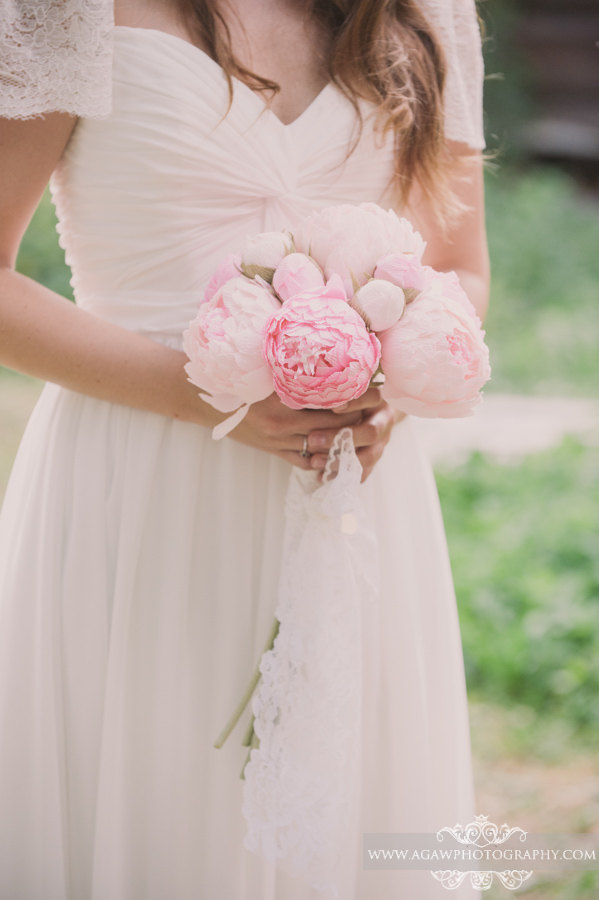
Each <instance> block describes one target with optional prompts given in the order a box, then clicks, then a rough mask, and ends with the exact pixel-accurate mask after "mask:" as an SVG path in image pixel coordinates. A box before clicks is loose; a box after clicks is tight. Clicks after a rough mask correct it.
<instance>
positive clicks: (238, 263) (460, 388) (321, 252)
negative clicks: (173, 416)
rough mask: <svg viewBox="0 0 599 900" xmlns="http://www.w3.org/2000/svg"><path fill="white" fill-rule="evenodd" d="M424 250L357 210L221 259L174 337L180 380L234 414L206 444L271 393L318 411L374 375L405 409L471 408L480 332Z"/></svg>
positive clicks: (405, 233)
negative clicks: (178, 342)
mask: <svg viewBox="0 0 599 900" xmlns="http://www.w3.org/2000/svg"><path fill="white" fill-rule="evenodd" d="M424 249H425V243H424V241H423V240H422V238H421V236H420V235H419V234H418V233H417V232H416V231H415V230H414V229H413V228H412V226H411V224H410V223H409V222H408V221H407V220H406V219H400V218H399V217H398V216H397V215H396V214H395V213H394V212H393V211H391V210H388V211H385V210H383V209H382V208H381V207H379V206H377V205H376V204H372V203H364V204H361V205H359V206H350V205H342V206H332V207H328V208H326V209H324V210H322V211H320V212H318V213H315V214H314V215H312V216H310V217H309V218H307V219H305V220H304V221H303V222H302V223H301V224H300V225H299V227H298V228H297V229H296V231H295V232H294V234H293V235H291V234H288V233H285V232H271V233H266V234H260V235H257V236H256V237H254V238H252V239H251V240H249V241H248V243H247V245H246V247H245V249H244V251H243V253H242V254H241V256H240V257H229V258H227V259H226V260H225V261H224V262H223V263H222V264H221V265H220V266H219V268H218V269H217V271H216V272H215V274H214V276H213V278H212V279H211V281H210V282H209V284H208V287H207V288H206V292H205V295H204V300H203V303H202V304H201V305H200V308H199V311H198V314H197V316H196V318H195V319H194V320H193V321H192V322H191V323H190V325H189V328H188V330H187V331H186V332H185V334H184V343H183V346H184V350H185V352H186V353H187V355H188V356H189V362H188V363H187V365H186V367H185V369H186V371H187V375H188V377H189V380H190V381H191V382H192V383H193V384H195V385H196V386H197V387H199V388H200V389H201V391H202V392H203V394H202V396H203V399H204V400H205V401H206V402H207V403H210V404H211V405H212V406H214V407H215V408H216V409H218V410H219V411H221V412H225V413H226V412H231V413H233V415H232V416H231V417H229V418H228V419H227V420H225V421H224V422H223V423H221V424H220V425H219V426H217V427H216V428H215V429H214V432H213V434H214V437H215V438H220V437H222V436H224V435H225V434H227V433H228V432H229V431H230V430H232V429H233V428H234V427H235V426H236V425H237V424H238V423H239V422H240V421H241V419H242V418H243V416H244V415H245V413H246V412H247V410H248V408H249V405H250V404H251V403H255V402H257V401H259V400H263V399H265V398H266V397H268V396H269V395H270V394H271V393H272V392H273V390H274V391H276V393H277V394H278V396H279V397H280V399H281V400H282V402H283V403H285V404H286V405H287V406H289V407H291V408H292V409H301V408H310V409H330V408H333V407H335V406H341V405H342V404H344V403H345V402H347V401H349V400H353V399H356V398H357V397H359V396H361V394H363V393H364V391H365V390H366V389H367V388H368V386H369V385H370V384H371V383H372V382H373V381H374V382H376V383H381V384H382V396H383V398H384V399H385V400H387V401H388V402H389V404H390V405H391V406H393V407H395V408H396V409H398V410H402V411H403V412H406V413H412V414H414V415H418V416H443V417H453V416H465V415H469V414H470V413H472V412H473V410H474V408H475V406H476V405H477V404H478V403H479V402H480V400H481V394H480V389H481V388H482V386H483V385H484V384H485V382H486V381H487V380H488V378H489V376H490V368H489V353H488V349H487V346H486V344H485V342H484V332H483V330H482V327H481V323H480V320H479V319H478V317H477V315H476V312H475V310H474V307H473V306H472V305H471V303H470V301H469V300H468V298H467V296H466V294H465V292H464V291H463V289H462V288H461V286H460V283H459V280H458V278H457V276H456V275H455V273H445V272H437V271H435V270H434V269H432V268H430V267H429V266H424V265H423V264H422V255H423V252H424Z"/></svg>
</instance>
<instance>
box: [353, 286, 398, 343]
mask: <svg viewBox="0 0 599 900" xmlns="http://www.w3.org/2000/svg"><path fill="white" fill-rule="evenodd" d="M352 305H353V306H355V307H356V309H358V311H359V312H362V313H364V315H365V316H366V318H367V320H368V327H369V328H370V330H371V331H385V329H387V328H391V326H392V325H395V323H396V322H397V321H398V319H400V318H401V316H402V315H403V311H404V309H405V305H406V298H405V295H404V292H403V291H402V289H401V288H400V287H398V286H397V285H396V284H391V282H390V281H385V280H384V279H383V278H373V279H372V281H368V282H366V284H364V285H362V287H361V288H360V289H359V290H358V291H356V293H355V294H354V299H353V300H352Z"/></svg>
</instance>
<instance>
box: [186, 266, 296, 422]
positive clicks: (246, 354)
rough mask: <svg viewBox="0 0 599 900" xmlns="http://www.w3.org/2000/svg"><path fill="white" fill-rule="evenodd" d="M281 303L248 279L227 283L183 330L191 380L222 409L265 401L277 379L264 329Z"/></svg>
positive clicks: (206, 398) (206, 396)
mask: <svg viewBox="0 0 599 900" xmlns="http://www.w3.org/2000/svg"><path fill="white" fill-rule="evenodd" d="M277 309H280V303H279V301H278V300H277V299H276V298H275V297H274V296H273V295H272V294H271V292H270V291H269V290H267V289H266V288H264V287H262V286H261V285H259V284H257V283H256V282H254V281H249V280H248V279H247V278H243V277H241V276H240V277H238V278H233V279H231V280H229V281H227V282H225V284H223V285H222V287H220V288H219V289H218V291H217V292H216V294H214V295H213V296H212V297H211V299H210V300H208V301H206V302H205V303H202V304H201V305H200V308H199V310H198V314H197V316H196V317H195V319H193V321H192V322H190V324H189V327H188V329H187V330H186V331H185V332H184V334H183V349H184V350H185V352H186V353H187V355H188V357H189V362H188V363H187V364H186V365H185V371H186V372H187V375H188V378H189V381H191V383H192V384H195V385H196V386H197V387H199V388H201V390H202V391H204V392H206V393H205V396H204V397H203V399H204V400H206V402H207V403H210V404H211V405H212V406H214V407H215V408H216V409H218V410H220V411H221V412H231V411H232V410H234V409H237V408H238V407H239V406H241V404H244V403H246V404H247V403H255V402H256V401H258V400H264V398H265V397H268V396H269V395H270V394H271V393H272V391H273V379H272V375H271V373H270V370H269V369H268V366H267V365H266V364H265V362H264V356H263V350H262V348H263V344H264V332H265V329H266V325H267V323H268V320H269V319H270V317H271V316H272V314H273V312H274V310H277Z"/></svg>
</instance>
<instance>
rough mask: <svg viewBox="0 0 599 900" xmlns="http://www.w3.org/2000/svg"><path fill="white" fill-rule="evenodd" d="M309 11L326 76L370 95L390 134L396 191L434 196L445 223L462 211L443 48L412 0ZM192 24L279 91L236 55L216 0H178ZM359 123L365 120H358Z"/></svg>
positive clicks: (401, 198) (336, 2)
mask: <svg viewBox="0 0 599 900" xmlns="http://www.w3.org/2000/svg"><path fill="white" fill-rule="evenodd" d="M303 3H304V8H305V10H306V12H307V13H308V14H309V15H311V16H313V17H314V18H316V19H317V20H318V21H319V22H321V23H322V26H323V28H324V29H326V31H327V32H328V34H329V35H330V38H331V49H330V53H329V55H328V58H327V68H328V75H329V78H330V80H331V81H332V82H334V83H335V84H336V85H337V86H338V87H339V88H340V89H341V90H342V91H343V93H344V94H345V95H346V96H347V97H348V98H349V99H350V100H351V101H352V103H353V104H354V106H355V108H356V111H357V112H358V116H359V108H358V99H359V98H362V99H364V100H369V101H371V102H372V103H374V104H375V105H376V107H377V109H378V111H379V115H378V127H379V129H380V130H381V131H382V132H383V133H386V132H389V131H392V132H393V134H394V140H395V166H394V178H393V184H392V186H391V187H392V189H393V192H394V195H395V197H396V198H397V201H398V202H399V203H400V204H401V205H403V204H405V203H407V201H408V197H409V195H410V191H411V189H412V187H413V185H414V184H415V183H417V184H418V185H419V187H420V188H421V190H422V191H423V192H424V194H425V195H426V196H428V197H429V198H431V199H432V200H433V201H434V208H435V209H436V211H437V214H438V217H439V219H440V220H441V221H443V220H447V219H448V218H451V217H452V216H453V215H454V214H455V213H456V212H458V211H459V205H458V204H456V202H455V199H454V198H453V196H452V194H451V191H450V190H449V173H450V171H451V159H450V154H449V152H448V150H447V146H446V142H445V137H444V123H443V88H444V84H445V73H446V64H445V57H444V53H443V49H442V47H441V45H440V43H439V41H438V39H437V37H436V36H435V33H434V31H433V30H432V28H431V26H430V25H429V23H428V22H427V20H426V19H425V17H424V16H423V14H422V12H421V11H420V10H419V8H418V5H417V3H416V2H414V0H303ZM177 6H178V9H179V12H180V14H181V16H182V19H183V20H184V21H185V23H186V26H187V27H188V28H190V29H191V32H192V34H193V35H194V37H196V38H197V40H198V42H199V43H201V44H202V46H203V47H204V49H205V50H206V51H207V52H208V53H209V54H210V55H211V56H212V57H213V59H214V60H216V62H217V63H218V64H219V65H220V66H221V68H222V69H223V71H224V72H225V75H226V77H227V80H228V83H229V95H230V97H231V98H232V94H233V82H232V77H235V78H238V79H240V80H241V81H244V82H245V83H246V84H247V85H248V86H249V87H251V88H252V89H253V90H258V91H266V92H272V93H273V94H274V93H277V92H278V91H279V85H278V84H276V83H275V82H273V81H270V80H268V79H266V78H262V77H260V76H259V75H257V74H256V73H255V72H252V71H250V70H249V69H247V68H246V67H245V66H243V65H242V64H241V63H240V62H239V61H238V60H237V59H236V58H235V56H234V54H233V51H232V48H231V35H230V32H229V28H228V27H227V23H226V21H225V19H224V17H223V15H222V13H221V12H220V11H219V10H218V8H217V6H216V4H215V3H214V0H177ZM359 121H360V122H361V119H359Z"/></svg>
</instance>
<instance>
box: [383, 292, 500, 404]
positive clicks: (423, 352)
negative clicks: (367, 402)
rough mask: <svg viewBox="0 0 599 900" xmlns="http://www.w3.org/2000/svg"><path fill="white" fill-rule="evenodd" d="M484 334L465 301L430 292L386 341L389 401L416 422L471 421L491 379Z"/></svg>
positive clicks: (418, 300) (412, 306)
mask: <svg viewBox="0 0 599 900" xmlns="http://www.w3.org/2000/svg"><path fill="white" fill-rule="evenodd" d="M437 288H438V286H437ZM484 334H485V333H484V331H483V330H482V328H481V325H480V321H479V320H478V319H477V318H476V317H475V316H473V315H472V314H471V312H470V311H469V310H468V308H467V307H466V306H465V305H464V304H463V303H462V302H460V300H457V299H454V298H450V297H443V296H441V295H440V293H439V291H438V289H437V290H433V289H432V288H431V289H428V290H426V291H424V292H423V293H422V294H420V295H419V297H417V298H416V300H414V301H413V303H410V304H409V305H408V306H407V307H406V311H405V313H404V315H403V316H402V318H401V319H400V321H399V322H398V323H397V325H394V326H393V327H392V328H390V329H389V330H388V331H385V332H384V334H382V335H381V346H382V354H381V361H382V368H383V372H384V373H385V383H384V385H383V387H382V389H381V393H382V396H383V398H384V399H385V400H387V401H388V402H389V403H390V404H391V406H393V407H395V408H396V409H399V410H402V411H403V412H406V413H411V414H413V415H416V416H425V417H437V416H440V417H443V418H454V417H459V416H467V415H470V414H471V413H472V412H473V411H474V408H475V407H476V406H477V405H478V403H479V402H480V400H481V399H482V397H481V394H480V393H479V392H480V389H481V388H482V386H483V385H484V384H485V382H487V381H488V379H489V377H490V375H491V369H490V367H489V350H488V348H487V345H486V344H485V342H484Z"/></svg>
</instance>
